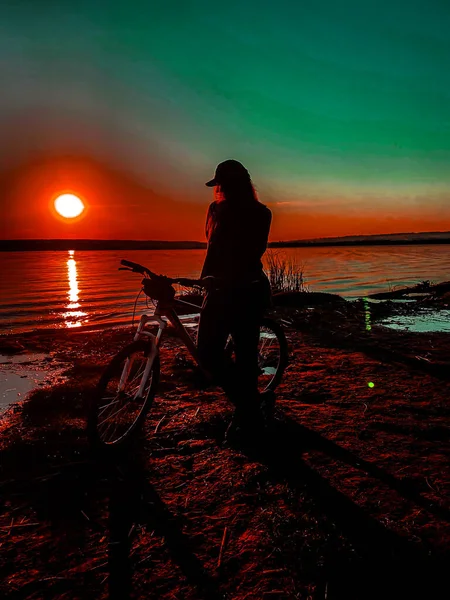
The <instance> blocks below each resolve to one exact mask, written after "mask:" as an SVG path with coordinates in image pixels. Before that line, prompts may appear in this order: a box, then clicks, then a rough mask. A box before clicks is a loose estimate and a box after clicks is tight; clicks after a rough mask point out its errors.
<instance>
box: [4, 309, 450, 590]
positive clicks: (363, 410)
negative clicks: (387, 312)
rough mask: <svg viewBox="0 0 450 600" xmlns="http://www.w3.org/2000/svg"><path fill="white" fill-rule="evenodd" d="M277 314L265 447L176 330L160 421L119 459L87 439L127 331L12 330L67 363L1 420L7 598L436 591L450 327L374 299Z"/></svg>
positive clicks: (444, 531)
mask: <svg viewBox="0 0 450 600" xmlns="http://www.w3.org/2000/svg"><path fill="white" fill-rule="evenodd" d="M374 310H375V311H376V310H379V311H382V310H384V309H383V308H381V307H380V309H374ZM277 316H278V318H280V319H283V322H284V324H285V327H286V332H287V335H288V338H289V343H290V355H291V357H290V365H289V367H288V370H287V372H286V376H285V379H284V381H283V383H282V385H281V386H280V389H279V396H278V408H277V419H276V422H275V425H274V430H273V435H272V438H271V439H270V440H269V441H268V443H267V446H266V447H265V448H264V449H254V450H253V451H246V452H243V451H240V450H238V449H232V448H229V447H226V446H225V445H224V444H223V436H224V431H225V428H226V425H227V422H228V420H229V418H230V415H231V409H230V406H229V404H228V402H227V401H226V399H225V398H224V396H223V395H222V394H221V393H220V390H217V389H209V390H204V391H199V390H197V389H195V388H194V386H193V384H192V383H191V382H192V377H191V371H190V369H189V366H188V365H187V366H186V364H185V362H184V361H180V360H179V358H180V355H179V353H180V349H179V348H177V347H174V345H173V342H171V343H170V344H169V346H170V347H168V348H167V350H166V352H164V354H163V364H162V381H161V386H160V389H159V393H158V396H157V401H156V402H155V405H154V409H153V410H152V412H151V413H150V415H149V417H148V419H147V423H146V428H145V436H143V437H142V439H140V440H138V441H137V442H136V447H135V448H134V449H133V451H132V452H130V453H129V454H128V455H127V456H126V457H124V459H123V461H122V462H121V464H114V465H113V464H104V463H102V464H100V463H98V462H96V461H95V460H93V459H92V457H91V456H90V454H89V450H88V448H87V444H86V439H85V434H84V427H85V417H86V406H87V403H88V400H89V397H90V394H91V392H92V388H93V386H94V385H95V382H96V380H97V379H98V377H99V374H100V373H101V371H102V369H103V368H104V365H105V363H106V362H107V361H108V359H109V357H110V356H112V355H113V354H115V352H116V351H117V350H118V349H119V348H121V347H122V346H123V345H124V344H125V343H126V342H128V341H129V340H130V333H129V332H128V331H126V332H125V331H103V332H101V333H99V334H96V335H92V334H77V333H74V332H61V333H59V334H38V335H27V336H21V337H20V338H16V339H14V340H13V339H12V338H8V339H7V340H6V339H5V338H3V339H1V340H0V342H1V343H3V344H6V343H19V344H21V345H22V346H23V352H25V353H26V352H41V353H45V354H46V355H47V356H51V357H52V358H53V359H54V360H55V361H58V364H61V365H63V374H64V381H62V382H60V383H59V384H56V385H50V386H48V387H44V388H43V389H40V390H38V391H36V392H35V393H34V394H32V395H31V396H30V397H29V398H28V399H27V400H26V401H25V402H21V403H18V404H16V405H15V406H14V407H12V408H11V409H10V410H9V411H8V413H7V415H6V417H5V418H4V419H3V420H2V421H1V422H0V423H1V427H2V438H1V440H2V441H1V449H0V450H1V463H0V464H1V475H0V480H1V491H2V496H1V498H2V506H1V521H0V531H1V532H2V533H3V535H2V536H1V542H0V543H1V545H2V548H1V550H2V558H1V561H2V565H1V566H2V572H3V573H4V577H3V578H2V581H1V583H0V594H1V595H2V597H5V598H61V599H62V598H70V599H72V598H80V599H81V598H92V599H94V598H96V599H97V598H107V597H108V594H110V597H112V598H121V599H126V598H128V597H130V598H163V599H166V598H167V599H169V598H171V599H172V598H177V599H180V600H181V599H183V600H185V599H186V600H190V599H194V598H195V599H196V598H227V599H230V600H241V599H255V600H257V599H258V600H259V599H262V598H300V599H305V600H306V599H307V598H311V599H314V600H316V599H317V600H318V599H323V598H327V599H328V600H329V599H333V598H346V599H348V598H354V599H367V598H380V597H383V598H388V597H389V598H412V597H428V598H435V597H438V592H437V590H439V588H440V587H441V586H443V587H444V589H445V586H446V569H447V565H448V559H449V557H450V556H449V555H450V552H449V551H450V546H449V541H450V522H449V518H450V506H449V498H450V472H449V469H448V464H449V454H450V444H449V442H450V426H449V425H450V420H449V419H450V405H449V387H450V386H449V379H450V363H449V361H450V335H449V334H445V333H437V332H436V333H407V332H401V331H393V330H387V329H386V328H384V327H381V326H379V325H377V324H376V315H372V318H373V320H372V324H371V327H370V330H368V329H367V328H366V324H367V311H366V310H365V307H364V306H363V304H362V303H359V304H358V303H357V304H354V305H352V306H347V305H346V306H345V308H344V307H343V306H341V307H338V306H335V307H334V308H333V309H330V308H323V307H320V306H319V307H317V308H315V309H313V310H307V309H305V308H298V309H292V308H284V309H279V310H278V311H277ZM378 316H379V315H378ZM369 382H372V383H374V387H369V386H368V383H369ZM158 424H159V426H158V428H157V432H156V433H155V429H156V426H157V425H158ZM108 590H109V591H108Z"/></svg>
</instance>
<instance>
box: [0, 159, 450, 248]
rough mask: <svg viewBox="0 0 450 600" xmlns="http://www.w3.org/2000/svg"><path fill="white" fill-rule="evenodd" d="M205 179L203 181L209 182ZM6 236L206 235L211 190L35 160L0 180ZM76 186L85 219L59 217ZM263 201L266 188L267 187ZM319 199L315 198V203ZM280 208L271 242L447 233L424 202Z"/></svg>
mask: <svg viewBox="0 0 450 600" xmlns="http://www.w3.org/2000/svg"><path fill="white" fill-rule="evenodd" d="M202 183H203V182H202ZM0 192H1V197H2V203H1V214H0V217H1V230H0V237H1V238H2V239H16V238H17V239H21V238H72V239H73V238H92V239H159V240H203V239H204V220H205V213H206V210H207V206H208V203H209V202H210V201H211V200H212V199H213V197H212V192H211V190H210V189H208V188H205V187H204V186H203V185H202V184H201V185H199V190H198V196H197V197H194V195H193V194H192V192H190V194H187V195H186V196H185V197H183V198H182V199H177V197H178V198H179V196H180V192H179V191H176V192H175V191H174V192H173V193H170V192H168V193H167V192H166V193H165V194H164V195H162V194H158V193H156V192H154V191H152V190H151V189H149V188H148V187H146V186H145V185H144V184H141V183H139V182H138V181H137V180H136V177H131V176H127V175H124V174H123V173H119V172H118V171H115V170H113V169H112V168H108V167H105V166H104V165H102V164H101V163H99V162H96V161H93V160H88V159H81V158H76V159H75V158H64V159H62V158H59V159H46V160H41V161H35V162H34V163H33V164H31V165H27V166H22V167H21V168H16V169H14V170H10V171H9V172H8V173H4V174H3V176H2V177H1V179H0ZM64 192H71V193H74V194H76V195H78V196H80V197H81V198H82V199H83V201H84V202H85V204H86V210H85V212H84V214H83V216H82V218H79V219H76V220H74V221H69V220H65V219H62V218H58V217H57V216H56V214H55V211H54V210H53V209H52V206H53V200H54V199H55V198H56V196H58V195H59V194H61V193H64ZM260 195H261V200H262V201H263V202H264V200H265V198H264V190H261V189H260ZM315 202H316V204H315ZM266 203H267V204H268V205H269V206H270V208H271V209H272V211H273V225H272V232H271V239H272V240H274V241H275V240H292V239H308V238H314V237H328V236H329V237H331V236H339V235H359V234H361V235H363V234H367V235H369V234H376V233H396V232H401V231H404V232H408V231H445V230H449V229H450V220H449V219H447V220H443V219H442V218H441V217H440V215H437V214H436V209H434V214H433V211H430V213H429V214H427V212H426V210H424V208H423V206H421V207H418V208H417V210H414V209H413V210H409V211H408V216H405V211H404V209H402V210H400V209H399V210H397V211H396V207H395V206H393V207H389V206H388V205H387V204H386V203H385V204H383V205H381V207H380V206H375V205H374V206H368V207H367V208H366V210H365V213H364V214H362V211H361V209H360V208H359V209H355V207H354V205H351V204H349V205H348V206H347V207H346V206H345V204H344V205H342V203H341V206H340V207H339V209H338V203H336V205H335V206H333V205H332V204H331V205H330V206H328V207H327V206H325V207H324V205H323V204H322V202H321V200H320V199H317V200H316V201H314V200H311V199H310V200H309V201H308V202H306V203H305V202H300V203H299V205H296V203H295V202H276V201H275V202H274V201H270V198H269V202H266Z"/></svg>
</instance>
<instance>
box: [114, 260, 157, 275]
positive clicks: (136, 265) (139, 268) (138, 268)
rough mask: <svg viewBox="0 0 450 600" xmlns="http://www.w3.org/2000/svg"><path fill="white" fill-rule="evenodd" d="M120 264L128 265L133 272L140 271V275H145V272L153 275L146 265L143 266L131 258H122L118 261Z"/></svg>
mask: <svg viewBox="0 0 450 600" xmlns="http://www.w3.org/2000/svg"><path fill="white" fill-rule="evenodd" d="M120 264H121V265H123V266H124V267H128V268H129V269H131V270H132V271H134V272H135V273H140V274H141V275H145V274H146V273H147V274H148V275H150V276H152V275H155V274H154V273H152V272H151V271H150V270H149V269H147V267H143V266H142V265H140V264H139V263H135V262H132V261H131V260H124V259H122V260H121V261H120Z"/></svg>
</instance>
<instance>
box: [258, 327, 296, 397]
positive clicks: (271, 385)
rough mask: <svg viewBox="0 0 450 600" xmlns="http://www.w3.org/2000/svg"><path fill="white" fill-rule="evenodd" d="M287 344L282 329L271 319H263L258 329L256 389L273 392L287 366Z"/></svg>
mask: <svg viewBox="0 0 450 600" xmlns="http://www.w3.org/2000/svg"><path fill="white" fill-rule="evenodd" d="M288 358H289V355H288V344H287V340H286V336H285V334H284V331H283V328H282V327H281V325H279V324H278V323H277V322H276V321H274V320H273V319H268V318H264V319H263V320H262V321H261V325H260V328H259V345H258V367H259V373H258V388H259V391H260V392H264V391H268V390H271V391H273V390H275V388H276V387H277V386H278V385H279V384H280V382H281V379H282V377H283V375H284V371H285V370H286V367H287V364H288Z"/></svg>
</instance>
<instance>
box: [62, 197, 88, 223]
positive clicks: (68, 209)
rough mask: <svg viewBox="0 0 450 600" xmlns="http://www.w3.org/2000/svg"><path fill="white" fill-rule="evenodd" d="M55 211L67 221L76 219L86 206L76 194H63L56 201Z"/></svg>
mask: <svg viewBox="0 0 450 600" xmlns="http://www.w3.org/2000/svg"><path fill="white" fill-rule="evenodd" d="M55 210H56V212H57V213H58V214H59V215H61V216H62V217H65V218H66V219H74V218H75V217H78V216H80V215H81V213H82V212H83V211H84V204H83V202H82V201H81V200H80V198H78V196H75V195H74V194H62V195H61V196H58V197H57V198H56V200H55Z"/></svg>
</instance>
